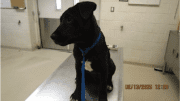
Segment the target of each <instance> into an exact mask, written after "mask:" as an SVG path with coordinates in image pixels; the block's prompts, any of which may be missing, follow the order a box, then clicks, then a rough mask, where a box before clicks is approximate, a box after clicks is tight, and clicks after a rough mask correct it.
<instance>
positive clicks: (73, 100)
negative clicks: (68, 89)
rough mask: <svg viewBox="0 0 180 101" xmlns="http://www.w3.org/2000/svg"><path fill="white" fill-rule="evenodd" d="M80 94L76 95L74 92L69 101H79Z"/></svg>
mask: <svg viewBox="0 0 180 101" xmlns="http://www.w3.org/2000/svg"><path fill="white" fill-rule="evenodd" d="M80 96H81V94H78V93H77V92H74V93H73V94H72V95H71V97H70V101H81V97H80Z"/></svg>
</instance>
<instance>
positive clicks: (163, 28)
mask: <svg viewBox="0 0 180 101" xmlns="http://www.w3.org/2000/svg"><path fill="white" fill-rule="evenodd" d="M167 28H168V25H167V24H154V26H153V33H157V34H162V33H165V32H167V31H168V30H167Z"/></svg>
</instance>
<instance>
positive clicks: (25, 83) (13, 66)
mask: <svg viewBox="0 0 180 101" xmlns="http://www.w3.org/2000/svg"><path fill="white" fill-rule="evenodd" d="M69 55H70V53H66V52H61V51H58V50H49V49H40V50H35V51H33V52H31V51H22V50H17V49H7V48H1V61H2V62H1V63H2V64H1V65H2V66H1V72H2V73H1V74H2V75H1V99H2V100H1V101H24V100H25V99H26V98H27V97H28V96H29V95H30V94H31V93H32V92H33V91H34V90H35V89H36V88H37V87H38V86H39V85H40V84H41V83H42V82H43V81H44V80H45V79H46V78H47V77H48V76H49V75H51V74H52V73H53V72H54V70H55V69H56V68H58V67H59V65H60V64H61V63H62V62H63V61H64V60H65V59H66V58H67V57H68V56H69ZM123 77H124V89H123V90H124V91H123V92H124V93H123V94H124V98H123V99H124V101H178V98H179V86H178V84H179V81H178V79H177V78H176V77H175V76H174V75H170V74H165V75H162V73H161V72H158V71H154V69H153V68H152V67H145V66H138V65H130V64H124V76H123ZM126 84H138V85H140V84H152V89H151V90H142V89H141V90H135V89H131V90H127V89H125V85H126ZM155 84H161V85H162V84H167V85H169V89H167V90H162V89H161V90H156V89H155Z"/></svg>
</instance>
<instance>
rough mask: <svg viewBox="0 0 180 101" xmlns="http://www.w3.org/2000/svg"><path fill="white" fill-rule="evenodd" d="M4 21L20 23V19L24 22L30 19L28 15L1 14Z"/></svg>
mask: <svg viewBox="0 0 180 101" xmlns="http://www.w3.org/2000/svg"><path fill="white" fill-rule="evenodd" d="M1 19H2V23H15V24H17V25H18V22H19V20H20V21H21V23H22V24H27V23H28V22H29V21H28V16H13V18H12V16H4V15H3V16H1Z"/></svg>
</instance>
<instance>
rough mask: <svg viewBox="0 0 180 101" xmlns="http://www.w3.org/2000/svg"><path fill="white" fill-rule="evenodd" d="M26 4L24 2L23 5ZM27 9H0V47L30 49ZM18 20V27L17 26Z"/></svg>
mask: <svg viewBox="0 0 180 101" xmlns="http://www.w3.org/2000/svg"><path fill="white" fill-rule="evenodd" d="M26 3H27V1H26V0H25V5H26ZM27 9H28V8H27ZM27 9H25V10H15V9H1V45H2V46H8V47H16V48H24V49H32V44H31V40H30V38H31V37H30V28H29V18H28V10H27ZM19 20H20V21H21V24H20V25H18V21H19Z"/></svg>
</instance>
